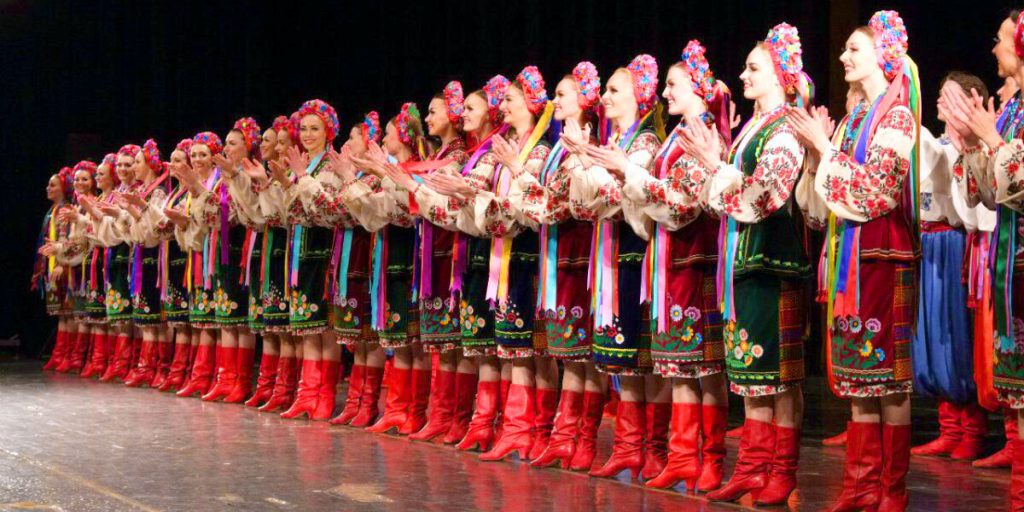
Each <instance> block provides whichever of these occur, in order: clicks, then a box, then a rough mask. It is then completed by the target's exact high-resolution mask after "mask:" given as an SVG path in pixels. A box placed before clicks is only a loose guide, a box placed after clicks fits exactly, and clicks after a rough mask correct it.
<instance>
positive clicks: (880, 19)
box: [868, 11, 907, 82]
mask: <svg viewBox="0 0 1024 512" xmlns="http://www.w3.org/2000/svg"><path fill="white" fill-rule="evenodd" d="M868 26H869V27H871V31H872V32H874V34H875V52H876V53H877V54H878V65H879V67H881V68H882V71H884V72H885V79H886V80H888V81H890V82H891V81H892V80H893V79H894V78H896V76H897V75H899V74H900V73H901V72H903V57H904V56H905V55H906V54H907V28H906V27H905V26H903V18H900V14H899V13H898V12H896V11H878V12H876V13H875V14H874V16H871V21H869V22H868Z"/></svg>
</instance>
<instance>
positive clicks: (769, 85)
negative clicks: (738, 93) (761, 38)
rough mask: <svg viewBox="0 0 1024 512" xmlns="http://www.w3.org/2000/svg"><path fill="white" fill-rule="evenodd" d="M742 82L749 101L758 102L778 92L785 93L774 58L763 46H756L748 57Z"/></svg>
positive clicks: (744, 94) (744, 95) (741, 78)
mask: <svg viewBox="0 0 1024 512" xmlns="http://www.w3.org/2000/svg"><path fill="white" fill-rule="evenodd" d="M740 81H742V82H743V97H744V98H746V99H748V100H757V99H760V98H763V97H765V96H767V95H769V94H771V93H773V92H776V91H779V92H783V91H782V84H781V83H780V82H779V77H778V76H777V75H776V74H775V65H774V64H772V57H771V55H769V54H768V50H765V49H764V48H762V47H761V45H757V46H755V47H754V49H753V50H750V53H749V54H748V55H747V62H746V64H745V65H744V67H743V73H741V74H740Z"/></svg>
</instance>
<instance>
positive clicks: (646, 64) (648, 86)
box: [626, 53, 658, 116]
mask: <svg viewBox="0 0 1024 512" xmlns="http://www.w3.org/2000/svg"><path fill="white" fill-rule="evenodd" d="M626 69H628V70H629V75H630V77H631V78H632V79H633V96H634V97H636V103H637V106H638V107H639V108H640V115H641V116H643V115H645V114H647V112H649V111H650V110H651V109H652V108H654V104H655V102H656V101H658V61H656V60H654V57H651V56H650V55H647V54H646V53H645V54H642V55H637V56H636V57H634V58H633V62H630V63H629V65H628V66H626Z"/></svg>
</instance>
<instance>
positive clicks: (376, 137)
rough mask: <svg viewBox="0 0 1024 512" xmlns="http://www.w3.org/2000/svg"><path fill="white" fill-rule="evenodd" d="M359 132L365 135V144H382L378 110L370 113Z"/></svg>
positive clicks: (360, 126) (364, 119)
mask: <svg viewBox="0 0 1024 512" xmlns="http://www.w3.org/2000/svg"><path fill="white" fill-rule="evenodd" d="M359 130H360V131H361V132H362V133H363V143H364V144H369V143H370V141H373V142H376V143H380V114H378V113H377V111H376V110H371V111H369V112H368V113H367V114H366V117H364V118H363V122H362V124H360V125H359Z"/></svg>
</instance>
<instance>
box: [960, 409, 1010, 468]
mask: <svg viewBox="0 0 1024 512" xmlns="http://www.w3.org/2000/svg"><path fill="white" fill-rule="evenodd" d="M1003 432H1004V434H1005V436H1006V444H1004V445H1003V449H1001V450H999V451H998V452H996V453H993V454H992V455H989V456H988V457H985V458H984V459H978V460H976V461H974V462H973V463H971V465H972V466H974V467H976V468H1009V467H1010V466H1012V465H1013V456H1014V454H1015V453H1014V450H1013V442H1014V440H1016V439H1017V413H1016V411H1014V410H1013V409H1004V410H1003Z"/></svg>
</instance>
